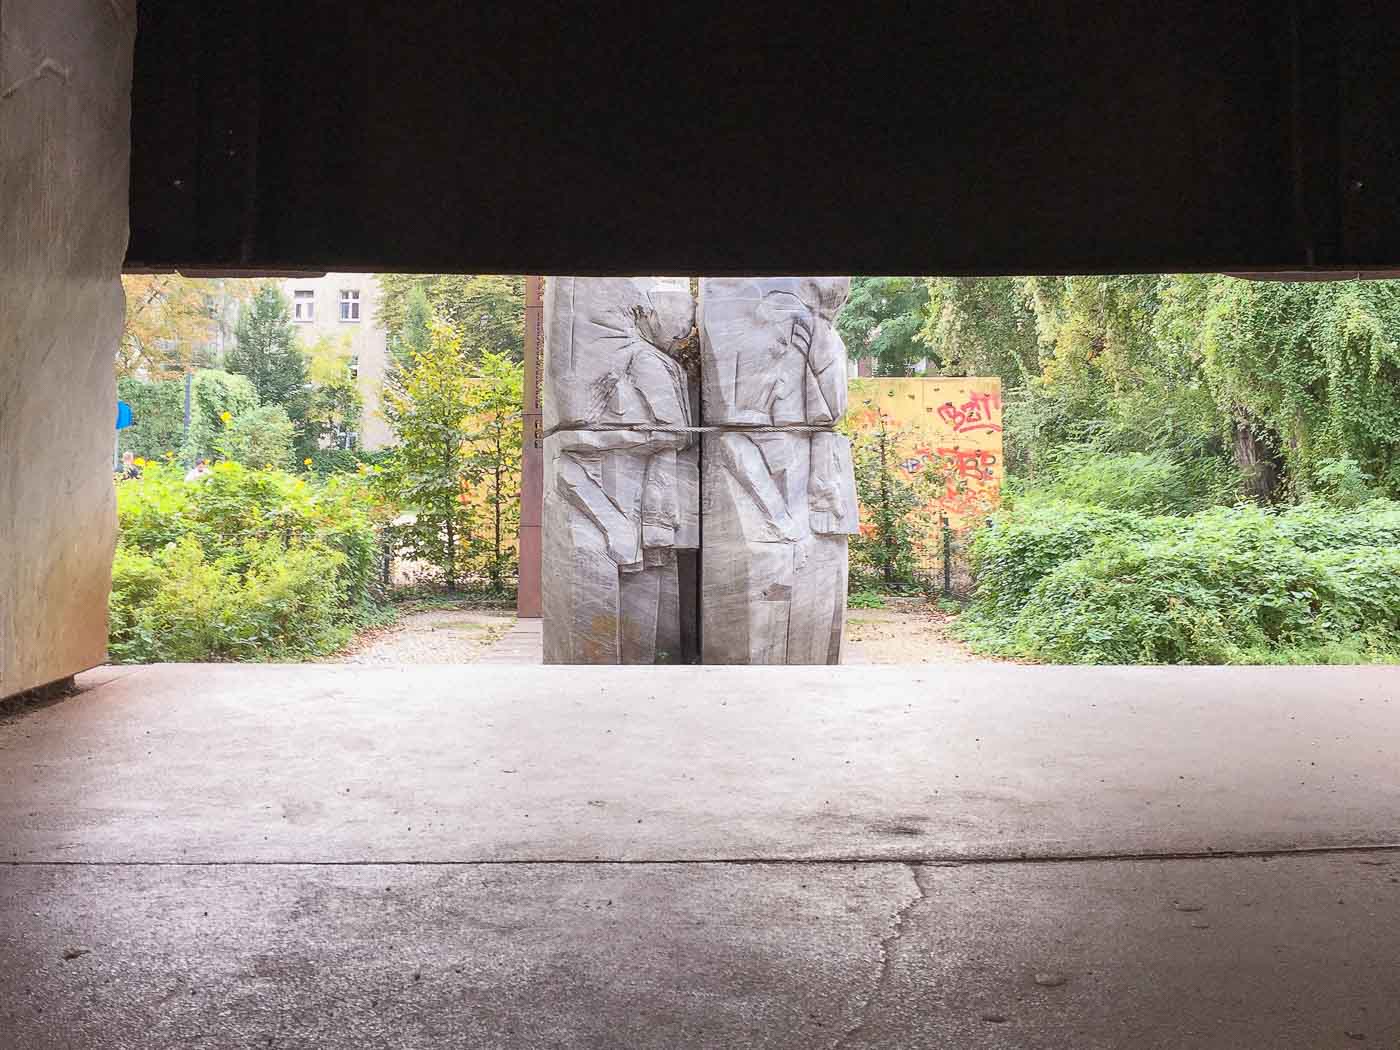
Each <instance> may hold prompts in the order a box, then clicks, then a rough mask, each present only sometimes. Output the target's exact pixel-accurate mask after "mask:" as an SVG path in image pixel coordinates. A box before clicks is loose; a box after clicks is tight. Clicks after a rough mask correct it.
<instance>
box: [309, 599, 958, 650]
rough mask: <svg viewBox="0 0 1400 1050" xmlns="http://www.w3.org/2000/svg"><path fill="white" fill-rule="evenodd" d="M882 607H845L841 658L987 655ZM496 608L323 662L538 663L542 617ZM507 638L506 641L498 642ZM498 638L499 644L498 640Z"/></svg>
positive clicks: (411, 627)
mask: <svg viewBox="0 0 1400 1050" xmlns="http://www.w3.org/2000/svg"><path fill="white" fill-rule="evenodd" d="M885 602H886V605H885V608H883V609H848V610H847V611H846V642H847V645H846V659H845V662H846V663H852V664H931V663H938V664H942V663H976V662H981V661H983V660H984V658H983V657H979V656H977V655H976V654H974V653H973V652H971V651H970V650H969V649H968V648H967V646H965V645H963V644H962V643H961V642H959V641H958V640H956V639H955V638H953V637H951V635H950V633H949V627H950V625H951V623H952V621H953V618H952V617H951V616H948V615H947V614H945V613H942V612H939V610H938V609H937V608H936V607H934V606H932V605H929V604H928V603H927V602H924V601H922V600H919V599H914V598H887V599H885ZM516 622H517V621H516V619H515V616H514V615H513V614H512V613H510V612H508V611H505V610H499V609H433V610H430V611H427V612H417V613H407V614H405V615H403V616H402V617H400V619H399V622H398V623H397V624H395V625H394V626H393V627H389V628H386V629H384V630H382V631H373V632H369V633H367V634H365V635H362V636H361V637H360V639H359V640H358V641H357V642H356V643H355V645H354V646H353V647H352V648H350V649H348V650H346V651H345V652H343V653H340V654H339V655H337V656H335V657H333V658H332V659H331V660H329V661H327V662H329V663H342V664H376V665H386V664H469V663H476V662H478V661H480V660H482V659H483V658H485V660H486V662H488V663H539V662H540V655H539V648H540V645H539V639H538V633H539V621H537V620H534V621H527V620H522V621H520V624H521V628H522V630H523V629H524V628H526V627H529V628H530V629H531V630H530V631H528V632H525V633H522V630H515V631H512V628H514V627H515V626H516ZM503 639H504V641H502V640H503ZM498 643H499V644H498Z"/></svg>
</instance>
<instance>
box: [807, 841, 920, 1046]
mask: <svg viewBox="0 0 1400 1050" xmlns="http://www.w3.org/2000/svg"><path fill="white" fill-rule="evenodd" d="M902 866H903V868H904V869H905V870H906V871H907V872H909V877H910V879H912V880H913V882H914V895H913V896H912V897H910V898H909V899H908V900H907V901H905V902H904V903H903V904H901V905H900V906H899V908H898V909H896V911H895V913H894V918H893V919H891V921H890V928H889V932H888V933H887V934H885V936H883V937H881V938H880V942H879V945H878V948H879V970H878V972H877V973H876V974H875V987H874V988H872V989H871V991H870V994H869V995H868V996H866V998H865V1002H863V1003H861V1006H860V1014H859V1015H858V1016H857V1018H856V1023H855V1024H854V1025H852V1026H851V1027H850V1028H847V1029H846V1030H845V1031H844V1032H842V1033H841V1035H839V1036H838V1037H837V1039H836V1042H834V1043H832V1044H831V1050H842V1048H843V1047H846V1046H849V1045H850V1042H851V1040H852V1039H854V1038H856V1037H857V1036H858V1035H860V1034H861V1033H862V1032H864V1031H865V1028H866V1022H867V1021H869V1020H870V1014H871V1011H872V1010H873V1009H874V1008H875V1004H876V1003H877V1002H879V1000H880V999H881V998H882V997H883V995H884V993H885V988H886V986H887V985H888V984H889V980H890V972H891V969H892V967H893V964H894V953H893V951H892V949H893V948H894V945H895V944H896V943H897V942H898V941H899V939H900V938H901V937H903V936H904V926H905V923H907V922H908V921H909V916H910V914H911V913H912V912H913V911H914V909H915V908H916V907H918V906H919V905H920V904H922V903H923V902H924V901H926V900H928V890H927V889H926V888H925V887H924V883H923V879H922V878H921V877H920V875H919V865H918V864H914V863H910V862H907V861H906V862H904V863H903V865H902Z"/></svg>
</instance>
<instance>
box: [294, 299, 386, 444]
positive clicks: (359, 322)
mask: <svg viewBox="0 0 1400 1050" xmlns="http://www.w3.org/2000/svg"><path fill="white" fill-rule="evenodd" d="M282 293H283V294H284V295H285V296H286V297H287V301H288V302H289V303H290V304H291V311H292V321H293V323H294V324H296V326H297V327H298V329H302V330H303V331H302V337H301V343H302V345H303V346H307V347H309V346H311V345H313V344H314V343H316V342H317V341H318V340H320V339H321V338H323V337H329V338H330V339H331V340H332V341H333V342H335V343H339V344H342V345H344V346H345V347H346V348H347V349H348V350H349V353H350V359H349V365H350V368H351V372H352V374H353V375H354V376H355V382H356V385H357V386H358V387H359V391H360V396H361V397H362V398H363V399H364V410H363V412H362V413H361V415H360V426H359V430H358V431H357V432H356V433H354V434H346V435H343V436H342V441H343V443H344V444H346V445H354V446H356V447H359V448H365V449H376V448H383V447H384V446H385V445H392V444H393V443H394V432H393V430H392V429H390V427H389V424H388V422H386V421H385V419H384V416H383V413H382V412H381V409H380V401H381V396H382V394H383V386H384V369H385V367H386V366H387V364H388V359H389V351H388V344H387V338H388V337H387V333H386V332H385V331H384V329H383V328H382V327H381V326H380V325H379V323H378V306H379V285H378V283H377V282H376V281H375V279H374V274H372V273H328V274H326V275H325V276H323V277H291V278H287V279H286V280H284V281H283V282H282Z"/></svg>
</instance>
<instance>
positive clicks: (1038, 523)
mask: <svg viewBox="0 0 1400 1050" xmlns="http://www.w3.org/2000/svg"><path fill="white" fill-rule="evenodd" d="M1161 531H1162V526H1161V525H1160V524H1157V523H1155V522H1153V521H1152V520H1150V519H1147V518H1144V517H1143V516H1142V515H1140V514H1134V513H1132V512H1129V511H1117V510H1105V509H1103V508H1100V507H1086V506H1081V505H1078V504H1074V503H1068V502H1065V501H1063V500H1045V499H1026V498H1023V499H1020V500H1017V501H1016V502H1015V504H1014V510H1013V509H1012V505H1008V508H1007V510H1006V511H1005V512H1003V513H1001V514H997V515H995V516H994V517H993V518H992V519H991V520H990V521H989V522H988V523H987V525H985V526H984V527H983V528H981V529H979V530H978V531H977V533H976V535H975V536H974V538H973V541H972V547H971V558H972V570H973V573H974V575H975V576H976V578H977V597H976V600H975V601H974V603H973V604H974V608H975V609H976V610H977V611H978V612H979V613H980V614H981V616H982V617H984V618H986V619H989V620H998V621H1004V620H1007V619H1014V618H1015V617H1016V616H1017V615H1018V614H1019V613H1020V610H1021V607H1022V606H1023V605H1025V603H1026V601H1027V600H1028V599H1029V598H1030V594H1031V591H1032V589H1034V587H1035V586H1036V584H1038V583H1039V582H1040V580H1041V579H1043V578H1044V577H1045V576H1048V575H1049V574H1050V573H1051V572H1052V571H1054V570H1055V569H1056V568H1057V567H1059V566H1060V565H1061V564H1063V563H1064V562H1067V561H1070V560H1072V559H1074V558H1077V557H1079V556H1081V555H1083V554H1085V553H1087V552H1088V551H1089V550H1090V549H1092V548H1093V547H1094V545H1095V544H1097V543H1099V542H1101V541H1103V540H1109V539H1117V540H1147V539H1151V538H1153V537H1154V536H1156V535H1158V534H1159V533H1160V532H1161Z"/></svg>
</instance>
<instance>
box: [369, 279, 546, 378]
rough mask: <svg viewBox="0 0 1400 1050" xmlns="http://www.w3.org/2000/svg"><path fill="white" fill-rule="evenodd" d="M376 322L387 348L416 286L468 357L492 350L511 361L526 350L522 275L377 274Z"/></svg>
mask: <svg viewBox="0 0 1400 1050" xmlns="http://www.w3.org/2000/svg"><path fill="white" fill-rule="evenodd" d="M377 280H378V282H379V296H380V298H379V323H380V324H382V325H383V326H384V330H385V331H386V332H388V333H389V340H390V344H391V346H392V345H394V344H395V343H396V342H397V339H398V337H399V334H400V332H401V331H402V330H403V329H404V326H405V323H406V322H407V321H408V320H409V303H410V299H411V297H412V293H413V291H414V289H418V290H421V291H422V293H423V297H424V299H425V300H426V301H427V305H428V307H429V309H430V311H431V314H432V316H433V317H435V318H437V319H438V320H439V321H442V322H443V323H445V324H446V325H447V326H448V327H449V328H450V329H451V330H452V332H453V333H454V334H455V335H456V336H457V338H458V340H459V341H460V345H461V347H462V348H463V353H464V354H465V356H466V357H467V358H468V359H475V358H476V357H478V356H479V355H481V354H483V353H486V352H488V351H489V352H491V353H498V354H506V355H507V356H508V357H510V359H511V360H513V361H520V360H523V358H524V354H525V343H524V339H525V278H523V277H513V276H507V275H501V274H476V275H465V274H404V273H382V274H379V275H378V277H377Z"/></svg>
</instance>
